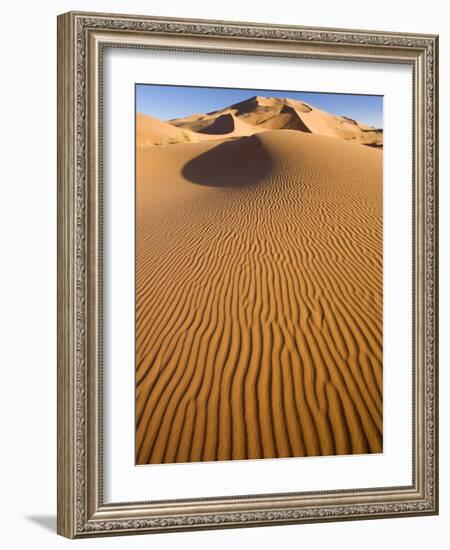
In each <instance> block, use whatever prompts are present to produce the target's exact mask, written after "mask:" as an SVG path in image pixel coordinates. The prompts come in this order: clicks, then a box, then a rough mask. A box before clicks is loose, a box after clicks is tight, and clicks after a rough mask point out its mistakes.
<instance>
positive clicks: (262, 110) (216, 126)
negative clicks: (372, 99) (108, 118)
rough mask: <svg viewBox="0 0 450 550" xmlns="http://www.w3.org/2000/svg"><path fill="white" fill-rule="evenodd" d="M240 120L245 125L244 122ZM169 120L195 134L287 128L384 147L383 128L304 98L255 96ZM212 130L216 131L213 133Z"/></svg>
mask: <svg viewBox="0 0 450 550" xmlns="http://www.w3.org/2000/svg"><path fill="white" fill-rule="evenodd" d="M241 122H244V123H245V125H241V124H240V123H241ZM168 123H169V124H170V125H171V126H175V127H176V128H179V129H183V130H188V131H190V132H194V133H202V134H205V133H214V134H222V136H223V137H224V138H225V137H226V135H227V134H232V136H231V135H230V136H229V137H236V136H239V135H241V136H244V135H251V134H252V133H257V132H258V133H259V132H261V131H263V130H281V129H286V130H298V131H300V132H306V133H312V134H319V135H323V136H330V137H335V138H338V139H343V140H345V141H353V142H355V143H361V144H363V145H370V146H373V147H382V146H383V130H382V129H381V128H374V127H372V126H368V125H366V124H364V123H362V122H358V121H356V120H353V119H351V118H348V117H345V116H338V115H333V114H330V113H327V112H326V111H322V110H320V109H317V108H315V107H313V106H312V105H309V104H307V103H304V102H303V101H298V100H295V99H289V98H276V97H261V96H254V97H251V98H249V99H247V100H245V101H241V102H239V103H235V104H234V105H230V106H229V107H225V108H224V109H220V110H218V111H214V112H211V113H203V114H202V113H200V114H195V115H190V116H188V117H185V118H179V119H172V120H169V121H168ZM230 128H231V129H230ZM208 129H209V130H208ZM211 129H213V130H214V131H213V132H211ZM199 140H201V138H199V139H198V141H199Z"/></svg>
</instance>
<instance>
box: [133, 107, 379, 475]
mask: <svg viewBox="0 0 450 550" xmlns="http://www.w3.org/2000/svg"><path fill="white" fill-rule="evenodd" d="M330 118H331V120H330ZM137 122H138V124H137V126H138V127H137V131H138V144H139V143H140V142H141V143H147V140H148V134H147V131H148V127H150V130H151V131H152V132H153V131H154V130H155V128H154V127H153V122H152V121H150V122H148V121H147V120H146V119H145V118H142V117H139V118H138V120H137ZM162 124H163V125H162V126H161V125H158V126H157V127H158V131H159V129H160V130H161V132H160V133H159V137H158V139H161V133H163V134H164V130H167V128H166V125H167V126H169V127H170V128H173V129H174V130H177V131H189V132H193V133H194V135H195V139H197V136H204V137H206V138H207V139H206V140H202V139H201V137H200V138H198V139H199V141H198V142H186V143H178V144H172V145H170V146H167V147H153V146H143V147H138V148H137V159H136V160H137V166H136V169H137V179H136V199H137V200H136V254H137V258H136V261H137V263H136V269H137V272H136V369H137V370H136V421H137V425H136V430H137V431H136V460H137V463H138V464H149V463H173V462H191V461H194V462H195V461H214V460H241V459H258V458H274V457H294V456H297V457H302V456H318V455H340V454H354V453H379V452H381V451H382V448H383V446H382V410H383V407H382V386H383V376H382V330H383V324H382V316H383V300H382V285H383V269H382V265H383V257H382V250H383V243H382V158H383V152H382V149H379V148H377V147H366V146H363V145H362V143H366V142H364V140H363V136H369V134H370V135H372V134H373V135H372V137H370V139H369V140H368V141H367V143H369V141H370V140H373V141H372V142H371V143H370V144H371V145H377V139H378V138H379V137H380V136H381V140H382V132H381V131H378V130H375V129H367V128H365V127H363V126H362V125H361V124H359V123H357V122H354V121H350V120H342V121H341V120H340V117H333V116H332V115H328V114H326V116H325V114H323V112H321V111H318V110H317V109H314V108H312V107H311V106H309V105H306V104H304V103H302V104H299V105H297V104H296V103H294V102H292V101H286V102H284V103H280V101H279V100H278V99H271V98H253V99H252V100H249V101H247V102H242V103H240V104H236V105H234V106H231V107H230V108H228V109H227V110H225V111H218V112H216V113H210V114H207V115H195V116H192V117H190V118H189V119H183V120H178V121H170V124H167V123H162ZM144 126H145V127H144ZM252 126H253V127H255V128H258V130H259V131H258V132H256V131H255V132H254V133H253V134H252V135H247V134H246V135H245V136H243V137H239V135H238V134H239V132H243V133H244V132H245V133H246V132H248V131H249V128H250V129H251V128H252ZM155 127H156V126H155ZM280 127H281V129H280ZM289 127H291V129H287V128H289ZM219 130H220V131H222V130H224V132H223V134H220V133H215V132H219ZM261 130H262V131H261ZM171 132H172V130H170V132H169V134H170V135H169V134H167V136H166V138H165V139H169V138H173V139H176V138H177V137H178V138H179V137H180V136H179V135H178V134H172V133H171ZM208 132H210V133H208ZM327 132H328V134H326V135H322V134H324V133H327ZM319 134H320V135H319ZM189 135H190V134H189ZM230 135H231V139H230ZM211 137H212V138H213V139H211ZM337 138H338V139H337ZM364 139H365V138H364Z"/></svg>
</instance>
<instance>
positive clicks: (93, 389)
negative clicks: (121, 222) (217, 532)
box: [58, 12, 438, 538]
mask: <svg viewBox="0 0 450 550" xmlns="http://www.w3.org/2000/svg"><path fill="white" fill-rule="evenodd" d="M105 47H127V48H129V47H133V48H146V49H148V50H149V55H151V50H155V49H166V50H176V51H196V52H204V53H205V54H207V53H210V52H214V53H222V54H224V55H225V54H245V55H256V56H259V55H266V56H278V57H286V56H289V57H307V58H313V59H314V58H315V59H333V60H357V61H365V62H378V63H383V62H385V63H404V64H409V65H411V66H412V68H413V92H414V101H413V127H414V139H413V143H414V151H413V163H414V166H413V182H412V200H413V212H414V214H413V220H412V224H413V235H414V237H413V240H414V242H413V245H412V249H413V259H414V262H413V263H414V281H413V282H414V284H413V287H414V296H413V303H414V312H413V318H414V320H413V335H414V338H413V346H412V348H413V369H414V370H413V376H412V379H413V387H412V391H413V402H414V414H413V418H412V430H413V472H412V480H413V483H412V485H411V486H407V487H385V488H381V489H357V490H342V491H321V492H314V493H286V494H278V495H251V496H236V497H225V498H224V497H216V498H207V499H192V500H186V499H185V500H179V501H173V500H172V501H164V502H161V501H159V502H157V501H151V495H149V501H148V502H139V503H113V504H106V503H104V502H103V494H102V485H103V476H102V462H103V460H102V459H103V455H102V452H103V451H102V294H101V293H102V148H101V144H102V52H103V48H105ZM437 114H438V38H437V36H434V35H416V34H405V33H401V34H398V33H385V32H374V31H352V30H342V29H323V28H304V27H293V26H282V25H266V24H255V23H238V22H223V21H202V20H190V19H170V18H156V17H141V16H131V15H112V14H95V13H76V12H70V13H66V14H64V15H60V16H59V17H58V533H59V534H61V535H64V536H66V537H69V538H81V537H87V536H101V535H119V534H135V533H149V532H161V531H182V530H192V529H216V528H229V527H245V526H248V527H250V526H261V525H275V524H278V525H279V524H288V523H305V522H317V521H342V520H352V519H353V520H356V519H373V518H382V517H399V516H415V515H429V514H437V513H438V445H437V434H438V417H437V410H438V409H437V405H438V403H437V401H438V387H437V382H438V380H437V379H438V376H437V374H438V373H437V365H438V357H437V353H438V343H437V338H438V328H437V318H438V309H437V307H438V306H437V298H438V295H437V291H438V275H437V266H438V258H437V251H438V246H437V236H438V192H437V178H438V174H437V154H438V135H437Z"/></svg>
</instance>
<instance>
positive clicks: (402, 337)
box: [58, 12, 438, 538]
mask: <svg viewBox="0 0 450 550" xmlns="http://www.w3.org/2000/svg"><path fill="white" fill-rule="evenodd" d="M437 45H438V39H437V37H436V36H432V35H413V34H406V33H387V32H374V31H353V30H341V29H322V28H304V27H293V26H280V25H278V26H275V25H267V24H260V23H238V22H223V21H200V20H187V19H169V18H156V17H141V16H130V15H110V14H95V13H75V12H71V13H66V14H64V15H61V16H59V18H58V193H59V197H58V216H59V217H58V235H59V237H58V245H59V250H58V262H59V263H58V304H59V305H58V308H59V309H58V311H59V323H58V532H59V533H60V534H61V535H64V536H66V537H70V538H79V537H89V536H101V535H120V534H135V533H151V532H161V531H182V530H192V529H209V528H211V529H212V528H228V527H245V526H249V527H250V526H262V525H274V524H287V523H304V522H317V521H341V520H349V519H355V520H356V519H375V518H386V517H400V516H411V515H427V514H436V513H437V511H438V480H437V475H438V467H437V459H438V453H437V435H438V423H437V420H438V419H437V398H438V392H437V350H438V345H437V284H438V281H437V208H438V205H437V162H436V160H437V146H438V142H437V115H438V109H437V95H438V76H437V72H438V59H437Z"/></svg>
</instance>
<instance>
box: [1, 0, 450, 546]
mask: <svg viewBox="0 0 450 550" xmlns="http://www.w3.org/2000/svg"><path fill="white" fill-rule="evenodd" d="M70 9H86V10H88V9H89V10H98V11H115V12H128V13H141V14H152V15H172V16H180V17H182V16H185V17H203V18H210V19H228V20H233V19H234V20H248V21H255V20H256V21H261V22H268V23H290V24H301V25H311V26H333V27H353V28H367V29H383V30H393V31H409V32H433V33H440V34H441V59H443V60H444V61H443V62H442V66H445V64H446V62H447V63H448V55H449V53H450V31H449V30H448V27H447V22H448V17H447V14H446V13H445V11H444V10H445V4H444V3H443V2H440V1H438V0H429V1H428V2H427V3H426V5H424V3H423V2H422V1H420V2H419V1H410V2H408V3H407V4H406V3H394V2H392V1H385V0H379V1H378V2H377V3H376V5H375V4H367V3H364V2H360V1H359V0H357V1H356V0H349V1H345V2H339V3H337V2H332V1H325V0H316V2H313V3H307V4H304V3H300V2H295V3H294V2H292V3H291V2H287V1H286V0H285V1H284V2H277V3H264V2H261V1H259V0H258V1H253V0H249V1H247V2H245V3H244V2H242V1H238V0H227V1H226V2H223V3H220V2H214V3H212V2H201V1H200V0H190V1H189V2H186V1H182V0H172V1H171V2H165V3H162V2H157V1H156V0H155V1H154V2H151V3H147V2H146V3H144V2H138V1H132V0H128V1H126V2H125V1H113V0H109V1H99V0H97V1H96V0H91V1H90V2H87V1H84V2H81V1H75V0H73V1H72V2H67V1H60V2H55V1H50V0H48V1H47V2H45V3H34V2H20V1H16V2H14V3H9V4H6V5H4V6H2V23H3V25H2V32H1V33H0V40H1V50H0V51H1V52H2V65H1V68H2V85H1V87H0V94H1V101H0V107H1V118H0V120H1V126H0V140H1V143H0V150H1V152H2V161H1V163H0V171H1V178H0V182H1V185H2V195H1V200H0V224H1V227H0V235H1V241H0V243H1V252H2V255H1V271H0V278H1V285H0V289H1V290H0V292H1V299H0V304H1V309H0V311H1V313H0V315H1V327H0V328H1V334H2V348H1V350H2V355H1V365H2V375H3V378H2V384H1V389H0V392H1V394H0V408H1V411H0V412H1V414H0V418H1V422H2V438H3V439H2V454H1V459H0V460H1V468H0V476H1V478H0V491H1V504H0V507H1V510H0V513H1V516H0V517H1V518H2V527H3V529H2V535H1V537H2V539H3V540H2V546H4V547H5V548H8V549H9V548H28V547H32V548H38V549H41V548H42V549H49V550H51V549H52V548H61V547H63V546H68V545H70V544H72V545H73V544H76V545H81V546H82V547H83V548H87V547H89V548H91V547H97V548H98V547H103V546H110V547H115V548H123V547H124V545H125V544H126V545H127V548H144V547H145V548H148V547H152V545H153V547H154V548H158V550H159V549H162V550H163V549H167V548H180V547H182V548H183V549H187V550H190V549H196V550H201V549H207V548H208V549H209V548H212V547H214V548H217V549H221V548H229V547H230V546H232V547H234V548H253V547H255V548H256V547H258V548H262V549H265V548H267V549H269V548H273V547H274V546H275V545H276V546H277V547H300V546H302V547H306V548H308V547H314V548H319V549H320V548H326V547H327V546H329V545H332V546H333V548H336V549H340V548H345V549H346V550H352V549H360V548H361V547H364V548H365V549H367V550H370V549H372V548H373V549H375V548H376V549H377V550H378V549H379V548H380V547H381V548H382V547H387V548H389V547H394V545H397V544H398V543H401V545H402V546H404V547H405V548H408V549H411V550H413V549H419V548H424V547H425V545H427V546H428V547H430V548H433V549H435V548H437V549H441V548H442V549H443V548H446V547H447V545H448V538H449V534H450V491H449V489H450V486H449V481H450V475H449V472H450V470H449V469H448V464H449V463H450V460H449V458H450V457H449V443H450V435H449V425H448V418H449V417H450V400H449V399H448V397H447V396H446V392H447V391H448V388H449V387H450V384H449V381H450V376H449V374H448V369H447V368H446V366H447V365H448V364H449V360H450V353H449V352H450V347H449V339H448V338H445V335H446V332H448V329H449V328H450V317H449V316H450V301H449V297H450V296H449V286H448V283H447V285H446V286H445V285H444V284H443V285H442V288H441V292H440V294H441V334H442V335H443V336H442V342H441V393H442V398H441V424H440V431H441V453H440V454H441V457H440V458H441V464H442V468H441V515H440V516H439V517H430V518H408V519H406V518H405V519H396V520H377V521H366V522H349V523H331V524H316V525H303V526H288V527H272V528H257V529H238V530H231V531H211V532H199V533H184V534H166V535H153V536H143V537H142V536H141V537H127V538H123V537H122V538H115V539H97V540H89V541H79V542H69V541H66V540H64V539H62V538H60V537H57V536H56V535H55V534H54V526H55V513H56V417H55V412H56V292H55V289H56V179H55V176H56V15H57V14H58V13H62V12H64V11H67V10H70ZM446 60H447V61H446ZM440 88H441V98H442V99H441V106H440V116H441V121H446V120H449V119H450V103H449V101H448V98H449V97H450V95H449V94H450V80H449V75H448V72H446V71H442V74H441V82H440ZM441 126H442V128H441V136H440V138H441V151H442V152H443V154H442V159H443V160H442V162H441V181H442V182H444V183H445V182H448V181H449V178H450V170H449V164H448V161H447V162H446V158H448V155H447V156H446V155H445V151H448V150H449V148H450V131H449V130H448V127H447V126H446V125H445V124H443V123H442V124H441ZM444 183H443V184H442V185H441V193H440V194H441V199H440V201H441V259H440V265H441V281H443V282H444V281H449V280H450V257H449V252H448V250H450V246H449V245H450V243H449V239H448V235H449V234H450V216H449V213H448V203H449V199H450V190H449V186H448V185H444ZM446 539H447V540H446Z"/></svg>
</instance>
